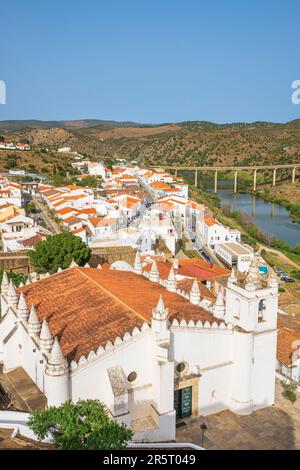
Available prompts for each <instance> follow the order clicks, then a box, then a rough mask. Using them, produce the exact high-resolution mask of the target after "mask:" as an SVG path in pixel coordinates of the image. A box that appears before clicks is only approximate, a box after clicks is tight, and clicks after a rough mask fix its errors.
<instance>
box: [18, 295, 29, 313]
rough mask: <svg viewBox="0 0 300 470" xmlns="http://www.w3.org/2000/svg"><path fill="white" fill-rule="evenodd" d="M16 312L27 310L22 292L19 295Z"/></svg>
mask: <svg viewBox="0 0 300 470" xmlns="http://www.w3.org/2000/svg"><path fill="white" fill-rule="evenodd" d="M18 310H24V311H28V310H29V309H28V305H27V302H26V299H25V296H24V294H23V292H21V294H20V298H19V303H18Z"/></svg>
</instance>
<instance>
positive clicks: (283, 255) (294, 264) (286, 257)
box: [259, 243, 300, 269]
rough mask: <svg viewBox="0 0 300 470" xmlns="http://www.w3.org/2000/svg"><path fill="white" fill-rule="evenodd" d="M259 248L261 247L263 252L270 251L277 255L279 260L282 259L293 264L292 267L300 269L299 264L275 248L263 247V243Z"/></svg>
mask: <svg viewBox="0 0 300 470" xmlns="http://www.w3.org/2000/svg"><path fill="white" fill-rule="evenodd" d="M259 246H260V248H261V249H263V250H266V251H270V252H271V253H274V254H275V255H277V256H278V258H280V259H281V260H282V261H284V262H286V263H289V264H291V265H292V266H294V267H295V268H297V269H300V265H299V264H297V263H296V262H295V261H293V260H291V259H290V258H289V257H288V256H286V255H285V254H284V253H282V252H281V251H279V250H276V249H275V248H270V247H268V246H265V245H262V244H261V243H259Z"/></svg>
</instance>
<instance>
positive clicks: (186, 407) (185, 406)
mask: <svg viewBox="0 0 300 470" xmlns="http://www.w3.org/2000/svg"><path fill="white" fill-rule="evenodd" d="M192 390H193V389H192V387H186V388H182V389H181V390H175V393H174V408H175V410H176V419H182V418H187V417H188V416H191V414H192Z"/></svg>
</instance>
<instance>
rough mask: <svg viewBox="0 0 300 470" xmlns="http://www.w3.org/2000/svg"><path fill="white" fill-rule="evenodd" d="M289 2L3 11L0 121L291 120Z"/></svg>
mask: <svg viewBox="0 0 300 470" xmlns="http://www.w3.org/2000/svg"><path fill="white" fill-rule="evenodd" d="M299 21H300V2H299V0H239V1H234V0H205V1H204V0H110V1H109V2H107V1H104V0H85V1H82V0H81V1H78V0H72V1H70V0H60V1H57V0H51V1H50V0H49V1H47V0H45V1H42V0H39V1H35V0H27V1H24V0H22V1H21V0H14V1H6V2H1V7H0V80H4V81H5V82H6V86H7V104H6V105H0V119H33V118H35V119H81V118H99V119H114V120H131V121H137V122H148V123H152V122H153V123H154V122H155V123H156V122H171V121H172V122H174V121H183V120H196V119H197V120H209V121H214V122H233V121H256V120H268V121H277V122H279V121H280V122H283V121H287V120H290V119H297V118H299V117H300V105H298V106H297V105H294V104H292V102H291V99H290V96H291V83H292V81H293V80H297V79H299V80H300V41H299V39H300V25H299V24H300V23H299Z"/></svg>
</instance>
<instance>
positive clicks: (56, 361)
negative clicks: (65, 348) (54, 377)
mask: <svg viewBox="0 0 300 470" xmlns="http://www.w3.org/2000/svg"><path fill="white" fill-rule="evenodd" d="M64 362H65V358H64V355H63V353H62V350H61V348H60V345H59V342H58V339H57V337H55V339H54V343H53V346H52V349H51V352H50V356H49V359H48V363H49V364H51V365H55V366H58V365H61V364H64Z"/></svg>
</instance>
